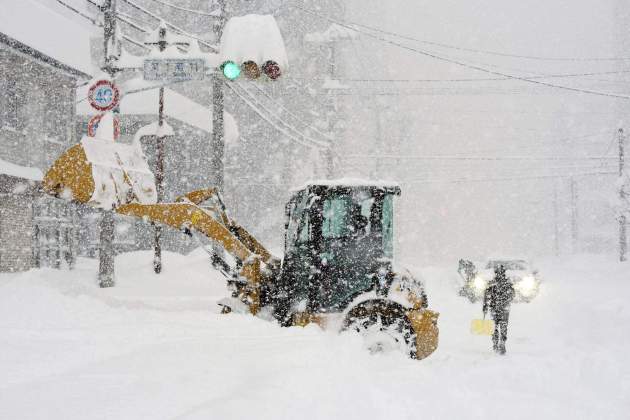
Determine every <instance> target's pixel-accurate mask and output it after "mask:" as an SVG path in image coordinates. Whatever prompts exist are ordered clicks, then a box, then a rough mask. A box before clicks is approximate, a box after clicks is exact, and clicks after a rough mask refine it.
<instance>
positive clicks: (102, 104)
mask: <svg viewBox="0 0 630 420" xmlns="http://www.w3.org/2000/svg"><path fill="white" fill-rule="evenodd" d="M88 101H89V102H90V105H92V108H94V109H96V110H99V111H109V110H112V109H114V108H116V106H117V105H118V103H119V101H120V91H119V90H118V88H117V87H116V85H114V83H113V82H111V81H109V80H99V81H97V82H96V83H94V84H93V85H92V86H91V87H90V90H89V91H88Z"/></svg>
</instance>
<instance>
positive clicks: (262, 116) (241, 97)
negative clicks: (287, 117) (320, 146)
mask: <svg viewBox="0 0 630 420" xmlns="http://www.w3.org/2000/svg"><path fill="white" fill-rule="evenodd" d="M225 86H226V87H227V88H228V89H230V90H231V91H232V92H234V94H235V95H236V96H238V98H239V99H240V100H241V101H243V102H244V103H245V104H246V105H247V106H249V107H250V108H251V109H252V110H253V111H254V112H255V113H256V114H258V116H260V117H261V118H262V119H263V120H264V121H265V122H267V123H268V124H269V125H270V126H272V127H273V128H275V129H276V130H277V131H278V132H280V133H282V134H284V135H285V136H286V137H287V138H288V139H290V140H293V141H295V142H296V143H298V144H300V145H302V146H304V147H308V148H313V147H317V146H313V145H312V144H309V143H305V142H304V141H302V140H300V139H298V138H297V137H294V136H293V135H291V134H289V133H287V132H286V131H285V130H284V129H283V128H281V127H278V126H277V125H276V124H275V123H274V122H273V121H271V120H270V119H269V118H268V117H267V116H265V115H264V114H263V113H262V112H261V111H260V110H259V109H258V108H257V107H256V105H254V104H252V103H251V102H250V101H249V100H248V99H247V98H245V97H243V95H241V94H240V93H239V92H238V91H237V90H236V89H234V87H232V86H231V84H229V83H226V84H225Z"/></svg>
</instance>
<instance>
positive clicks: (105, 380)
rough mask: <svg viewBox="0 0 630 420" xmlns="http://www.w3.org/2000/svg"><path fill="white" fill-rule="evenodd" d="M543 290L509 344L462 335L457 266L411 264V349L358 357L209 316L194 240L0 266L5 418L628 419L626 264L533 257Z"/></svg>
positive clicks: (251, 322)
mask: <svg viewBox="0 0 630 420" xmlns="http://www.w3.org/2000/svg"><path fill="white" fill-rule="evenodd" d="M538 265H539V267H540V268H541V273H542V275H543V276H544V279H545V282H544V284H543V287H542V290H541V295H540V296H539V297H538V298H537V299H536V300H535V301H534V302H532V303H530V304H519V305H516V306H514V308H513V311H512V317H511V321H510V331H509V340H508V343H507V348H508V354H507V356H505V357H500V356H495V355H494V354H493V353H492V352H491V350H490V347H491V343H490V339H489V337H478V336H472V335H471V334H470V333H469V326H470V320H471V319H472V318H474V317H476V316H478V314H479V312H480V306H479V305H472V304H470V303H468V302H467V301H466V300H464V299H463V298H461V297H458V296H457V294H456V292H455V287H454V284H455V282H456V273H455V269H456V266H455V265H453V266H452V267H444V268H437V267H429V268H424V269H421V270H419V271H420V272H421V274H422V276H423V277H424V278H425V280H426V281H427V287H428V291H429V299H430V303H431V306H432V307H433V308H435V309H437V310H438V311H440V312H441V317H440V322H439V325H440V329H441V342H440V347H439V349H438V350H437V351H436V353H434V354H433V355H432V356H431V357H429V358H428V359H426V360H423V361H419V362H418V361H412V360H407V359H405V358H403V357H402V356H398V355H395V354H390V355H381V356H370V355H369V354H368V353H367V352H366V351H365V350H363V349H362V343H361V341H360V340H359V339H358V338H357V337H354V336H348V335H342V336H340V335H338V334H335V333H332V332H323V331H321V330H319V329H318V327H315V326H309V327H306V328H299V327H295V328H280V327H278V326H276V325H274V324H272V323H270V322H267V321H263V320H260V319H257V318H254V317H251V316H245V315H236V314H230V315H220V314H219V313H218V307H217V306H216V304H215V302H216V300H217V299H219V298H220V297H222V296H224V295H225V294H226V292H225V289H224V285H223V284H224V283H223V280H222V279H221V277H220V275H218V274H216V273H215V272H213V271H211V270H210V269H209V268H208V266H209V264H208V262H207V259H206V257H205V256H204V255H203V254H202V253H199V252H195V253H193V254H192V255H189V256H180V255H175V254H168V253H167V254H166V255H165V256H164V272H163V274H162V275H160V276H154V275H153V274H152V273H151V256H150V253H147V252H142V253H133V254H127V255H123V256H120V257H119V258H118V260H117V270H118V271H117V280H118V284H117V286H116V287H115V288H112V289H105V290H102V289H99V288H98V287H97V285H96V282H95V280H94V278H95V271H96V267H97V264H96V262H95V261H92V260H81V261H79V264H78V267H77V269H76V270H74V271H72V272H67V271H55V270H35V271H31V272H28V273H23V274H3V275H0V372H1V378H2V379H1V380H0V418H1V419H81V420H84V419H117V420H121V419H274V420H279V419H292V420H293V419H362V420H365V419H476V418H480V419H481V418H483V419H487V418H497V417H498V416H503V417H502V418H505V419H533V418H536V419H572V420H574V419H626V418H628V412H630V364H628V362H627V358H628V354H630V309H628V303H627V302H628V296H630V264H625V265H621V264H618V263H615V262H614V259H613V258H612V257H608V258H607V257H600V256H597V257H596V256H579V257H572V258H570V259H568V258H564V259H560V260H558V259H550V260H547V261H543V262H539V264H538Z"/></svg>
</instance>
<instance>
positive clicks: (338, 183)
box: [291, 178, 400, 191]
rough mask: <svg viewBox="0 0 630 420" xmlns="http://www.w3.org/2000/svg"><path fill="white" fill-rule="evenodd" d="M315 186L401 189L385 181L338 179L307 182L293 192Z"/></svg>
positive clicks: (393, 183)
mask: <svg viewBox="0 0 630 420" xmlns="http://www.w3.org/2000/svg"><path fill="white" fill-rule="evenodd" d="M314 185H323V186H326V187H381V188H400V185H399V184H398V183H397V182H393V181H383V180H369V179H361V178H338V179H313V180H310V181H306V182H305V183H304V184H302V185H300V186H298V187H295V188H292V189H291V190H292V191H300V190H304V189H306V188H308V187H311V186H314Z"/></svg>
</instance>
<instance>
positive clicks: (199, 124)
mask: <svg viewBox="0 0 630 420" xmlns="http://www.w3.org/2000/svg"><path fill="white" fill-rule="evenodd" d="M90 85H91V83H89V84H88V85H86V86H84V87H82V88H81V89H77V101H78V103H77V114H78V115H95V114H97V111H96V110H94V109H93V108H92V107H91V106H90V104H89V103H88V101H87V100H82V99H85V97H86V96H87V91H88V89H89V87H90ZM79 101H80V102H79ZM158 101H159V90H158V89H157V88H155V89H151V90H145V91H143V92H137V93H132V94H127V95H125V94H124V89H123V96H122V99H121V100H120V113H121V114H122V115H124V114H128V115H156V116H157V111H158ZM164 113H165V114H166V116H167V117H170V118H173V119H176V120H178V121H181V122H184V123H186V124H188V125H190V126H192V127H196V128H199V129H201V130H203V131H206V132H208V133H210V132H212V111H211V110H210V109H209V108H207V107H205V106H203V105H201V104H199V103H197V102H195V101H193V100H192V99H190V98H188V97H186V96H184V95H182V94H180V93H178V92H175V91H174V90H171V89H168V88H165V89H164ZM224 116H225V118H224V123H225V135H226V142H227V143H231V142H233V141H235V140H236V138H237V137H238V126H237V124H236V120H235V119H234V117H233V116H232V115H231V114H229V113H227V112H225V113H224Z"/></svg>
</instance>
